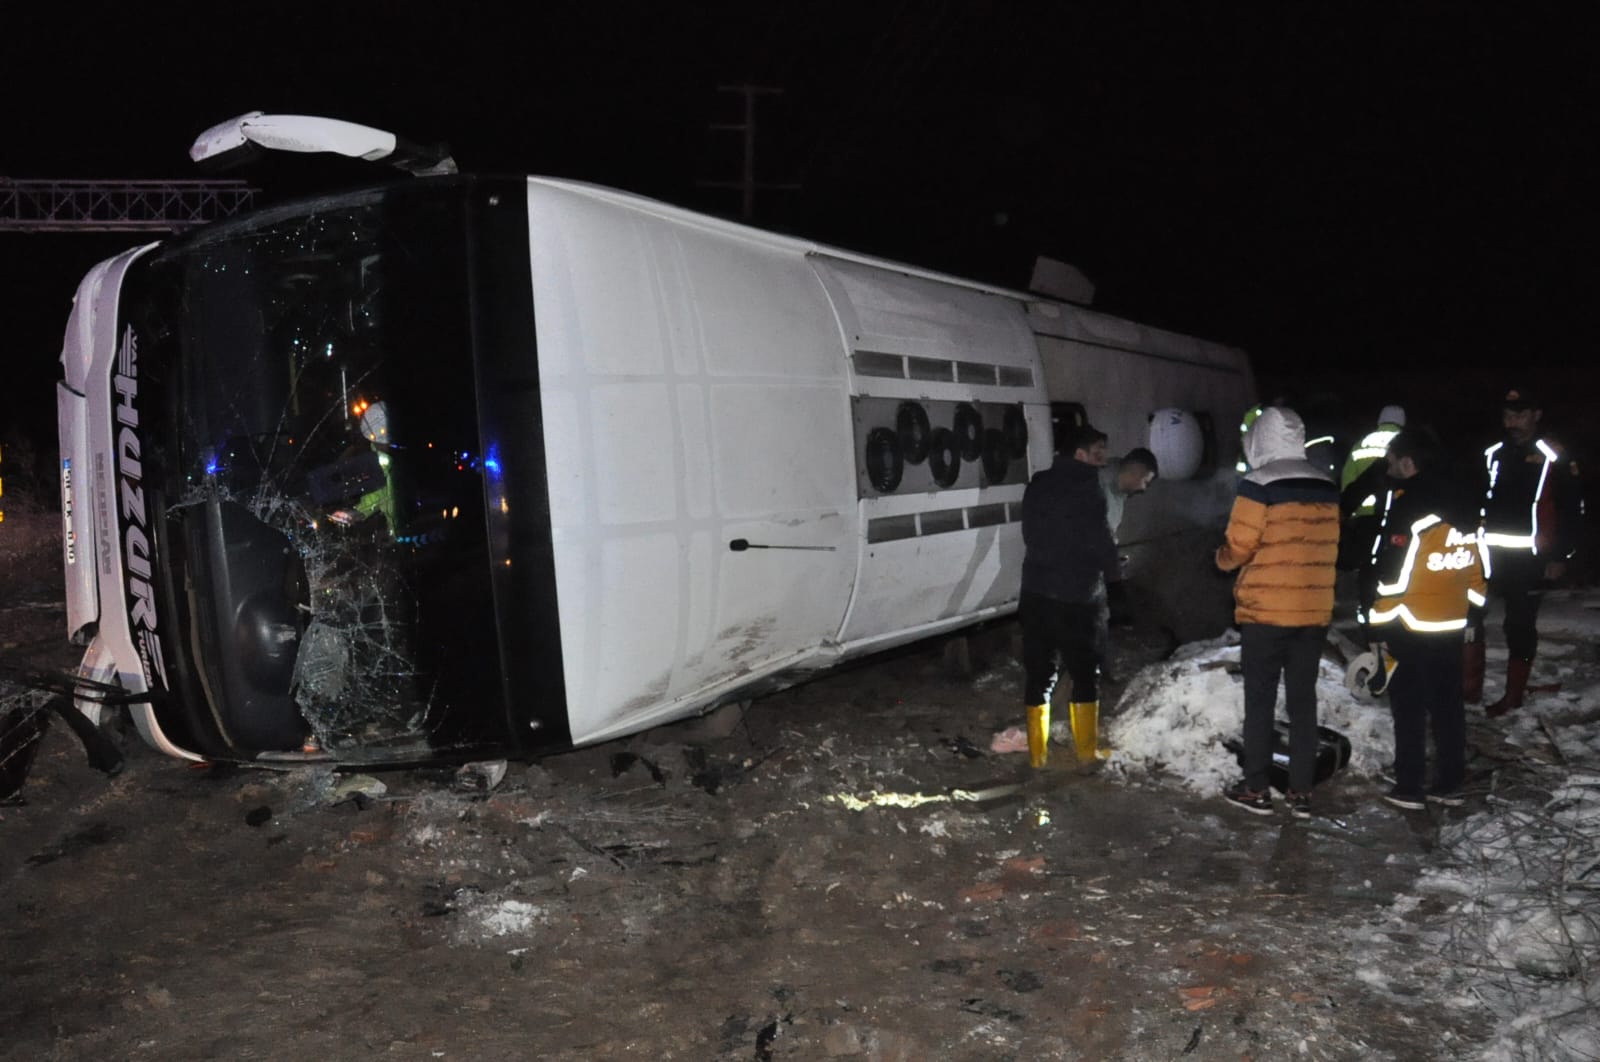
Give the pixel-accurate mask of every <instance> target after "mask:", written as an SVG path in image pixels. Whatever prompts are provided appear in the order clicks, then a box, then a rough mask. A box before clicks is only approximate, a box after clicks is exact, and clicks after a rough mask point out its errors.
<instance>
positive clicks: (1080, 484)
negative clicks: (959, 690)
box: [1017, 428, 1119, 767]
mask: <svg viewBox="0 0 1600 1062" xmlns="http://www.w3.org/2000/svg"><path fill="white" fill-rule="evenodd" d="M1091 432H1093V435H1092V436H1091V435H1090V434H1089V433H1091ZM1095 438H1103V436H1101V435H1100V433H1099V432H1095V431H1094V429H1092V428H1084V429H1081V430H1080V434H1079V435H1078V436H1077V437H1075V438H1074V440H1073V442H1072V460H1070V461H1062V460H1058V461H1057V462H1056V463H1055V464H1054V465H1053V466H1052V467H1050V468H1048V469H1045V470H1044V471H1043V472H1040V473H1038V474H1036V475H1035V476H1034V477H1033V479H1032V480H1031V481H1030V482H1029V483H1028V489H1027V492H1026V493H1025V494H1024V495H1023V497H1022V540H1023V542H1024V544H1025V545H1026V547H1027V552H1026V554H1025V555H1024V557H1023V561H1022V597H1021V600H1020V602H1019V603H1018V606H1017V612H1018V615H1019V617H1020V618H1021V620H1022V665H1023V668H1024V670H1025V671H1026V672H1027V677H1026V686H1025V688H1024V691H1023V701H1024V703H1025V704H1026V706H1027V709H1028V755H1029V760H1030V762H1031V763H1032V764H1033V765H1034V766H1035V767H1042V766H1043V765H1044V763H1045V760H1046V758H1047V756H1048V742H1049V737H1050V694H1051V691H1052V690H1053V689H1054V688H1055V682H1056V674H1057V671H1056V668H1057V656H1058V654H1059V657H1060V660H1061V662H1062V663H1063V664H1064V665H1065V666H1066V669H1067V674H1068V675H1069V676H1070V677H1071V679H1072V701H1071V719H1072V737H1073V744H1074V746H1075V747H1076V749H1077V753H1078V758H1079V759H1080V760H1093V759H1095V758H1096V756H1097V754H1098V750H1097V745H1098V741H1099V733H1098V732H1099V714H1100V691H1099V674H1098V666H1097V662H1096V659H1095V617H1096V613H1097V611H1098V605H1097V604H1096V601H1095V596H1096V589H1097V588H1098V587H1099V585H1100V581H1101V580H1102V579H1104V580H1106V581H1107V582H1115V581H1116V580H1117V579H1118V578H1119V572H1118V566H1117V548H1116V544H1115V543H1114V542H1113V541H1112V538H1111V528H1110V526H1109V525H1108V524H1107V523H1106V502H1105V497H1104V496H1103V495H1102V494H1101V492H1100V478H1099V471H1098V469H1097V467H1096V466H1095V465H1094V464H1092V463H1090V462H1091V461H1092V459H1093V453H1092V448H1091V447H1092V443H1093V441H1094V439H1095Z"/></svg>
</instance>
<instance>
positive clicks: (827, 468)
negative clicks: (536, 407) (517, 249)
mask: <svg viewBox="0 0 1600 1062" xmlns="http://www.w3.org/2000/svg"><path fill="white" fill-rule="evenodd" d="M529 220H530V230H531V241H532V246H531V255H532V265H533V278H534V300H535V317H536V321H537V330H538V345H539V379H540V387H541V403H542V409H543V412H544V416H545V432H546V438H545V446H546V452H547V453H548V455H549V470H550V471H549V476H550V497H551V522H552V533H553V538H554V542H555V550H556V583H557V594H558V597H559V605H560V613H561V627H562V631H561V642H562V645H561V648H562V656H563V664H564V667H565V671H566V676H567V694H568V705H569V720H570V724H571V731H572V737H573V741H574V743H577V744H583V743H585V742H592V741H598V740H603V739H605V738H609V737H614V736H618V735H620V734H624V733H628V732H630V731H633V730H638V729H642V728H643V727H645V726H649V725H654V724H656V723H660V722H665V721H667V720H669V719H671V718H675V717H678V716H682V715H687V714H690V713H692V712H693V711H695V710H696V709H698V708H700V707H703V706H705V705H706V704H708V703H711V702H712V701H713V700H715V699H717V698H719V697H722V696H726V695H727V694H728V692H729V691H730V689H732V688H734V687H736V686H737V683H738V681H740V680H741V679H742V678H751V679H753V678H756V677H759V676H761V675H763V674H765V673H769V672H771V671H772V670H774V669H777V668H779V667H787V666H794V665H796V664H797V663H800V662H803V661H804V660H805V659H806V658H807V656H808V655H815V654H819V653H821V652H823V646H824V644H825V643H826V642H827V640H828V639H829V638H831V637H832V636H833V635H834V634H835V633H836V632H837V631H838V628H839V623H840V618H841V617H842V615H843V613H844V609H845V606H846V603H847V601H848V599H849V591H850V585H851V582H852V580H853V577H854V573H855V566H856V551H857V548H858V547H857V543H858V541H859V535H858V533H857V531H858V525H857V520H856V515H855V492H854V481H855V476H854V471H853V466H852V454H851V452H850V428H849V399H848V394H847V389H846V377H845V363H844V358H843V355H842V350H841V347H840V341H839V329H838V323H837V321H836V320H835V318H834V316H833V313H832V309H831V307H830V306H829V304H828V302H827V300H826V299H825V298H824V297H823V294H822V291H821V289H820V287H819V286H818V284H817V282H816V279H815V277H814V276H812V275H811V273H810V270H809V268H808V267H807V266H806V264H805V260H804V258H803V257H802V256H801V255H800V254H798V253H796V252H795V251H793V250H792V249H788V248H784V247H780V246H775V245H773V244H771V243H770V242H763V241H761V240H758V239H745V238H741V237H740V236H739V235H738V234H737V233H736V232H730V231H728V230H727V229H726V228H715V227H710V226H699V225H695V224H692V223H689V222H686V221H685V220H683V219H682V218H676V217H668V216H664V214H662V213H658V212H655V211H652V210H651V209H649V208H648V204H644V205H641V204H639V203H637V202H635V203H619V202H617V201H615V200H614V199H611V198H608V197H606V196H604V195H602V194H598V193H590V192H588V191H586V190H584V189H581V188H571V187H565V188H557V187H552V186H549V185H542V184H541V183H540V182H538V181H533V182H530V185H529ZM736 540H744V542H745V543H748V544H749V545H750V546H751V547H753V548H748V549H742V550H735V549H732V548H730V543H733V542H735V541H736ZM796 547H800V548H796Z"/></svg>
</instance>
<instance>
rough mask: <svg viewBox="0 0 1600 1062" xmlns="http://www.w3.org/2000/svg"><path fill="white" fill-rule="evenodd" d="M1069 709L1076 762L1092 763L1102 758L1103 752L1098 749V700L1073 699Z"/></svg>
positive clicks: (1103, 756)
mask: <svg viewBox="0 0 1600 1062" xmlns="http://www.w3.org/2000/svg"><path fill="white" fill-rule="evenodd" d="M1069 711H1070V712H1071V715H1072V745H1073V748H1074V749H1075V750H1076V751H1077V753H1078V762H1079V763H1093V762H1094V761H1096V760H1099V759H1104V758H1105V753H1103V752H1101V751H1100V702H1099V701H1073V702H1072V704H1071V706H1070V708H1069Z"/></svg>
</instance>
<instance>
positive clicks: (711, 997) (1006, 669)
mask: <svg viewBox="0 0 1600 1062" xmlns="http://www.w3.org/2000/svg"><path fill="white" fill-rule="evenodd" d="M11 541H12V542H13V545H15V543H16V542H17V541H19V540H18V539H16V538H13V539H12V540H11ZM17 552H18V551H17V550H16V549H13V550H12V555H11V557H10V560H11V562H12V563H10V565H9V569H10V571H9V574H7V573H0V576H3V577H4V581H0V595H3V597H0V648H3V650H4V653H5V655H6V656H7V658H8V659H12V660H16V659H27V660H30V661H33V662H35V663H47V664H54V665H56V666H64V665H69V664H70V663H72V655H71V654H70V653H68V652H67V651H66V650H65V649H64V648H63V647H62V645H61V631H62V627H63V616H62V609H61V605H60V585H59V581H58V577H56V576H55V575H54V574H53V573H54V555H53V554H49V553H46V554H45V555H44V557H43V559H42V560H40V559H37V558H35V559H33V560H29V561H26V562H25V563H20V564H19V563H17V558H16V554H17ZM52 580H57V581H54V582H53V581H52ZM1011 634H1012V632H1011V629H1010V627H1009V626H1008V625H1005V624H1002V625H1000V626H998V627H996V628H993V629H991V630H990V631H989V632H987V633H986V634H985V635H984V636H983V637H981V638H979V639H977V640H976V642H975V643H974V650H975V651H974V658H973V662H972V663H973V666H972V669H971V672H970V673H968V674H961V673H959V672H958V671H957V670H953V668H952V666H951V661H950V659H949V657H948V655H947V653H946V651H945V650H944V649H943V647H942V646H941V645H938V644H934V645H923V646H919V647H915V648H914V649H913V650H911V651H908V652H903V653H900V654H898V655H895V656H893V657H890V658H879V659H877V660H875V661H873V662H871V663H869V664H866V665H863V666H858V667H856V668H853V669H851V670H848V671H844V672H840V673H836V674H833V675H831V676H829V677H827V678H824V679H821V680H819V681H816V682H813V683H811V684H809V685H806V686H802V687H799V688H796V689H792V690H789V691H787V692H784V693H781V694H777V695H774V696H771V697H769V698H766V699H764V700H761V701H759V702H757V703H756V704H755V705H753V706H752V707H751V708H750V709H749V710H748V711H746V712H745V713H744V715H743V717H742V719H741V720H740V721H739V722H738V723H737V725H736V726H735V727H734V728H733V730H732V733H730V734H728V735H727V736H725V737H718V736H715V734H714V733H712V732H711V729H712V728H709V727H706V726H704V725H680V726H678V727H672V728H664V729H661V730H658V731H656V732H654V733H652V734H649V735H645V736H640V737H635V738H633V739H630V740H627V741H621V742H616V743H612V744H609V745H605V746H602V747H599V748H593V749H585V750H581V751H578V752H573V753H570V754H566V755H562V756H557V757H553V758H550V759H547V760H544V761H543V762H541V763H538V764H534V765H526V764H512V765H511V766H510V769H509V771H508V773H507V775H506V777H505V778H504V780H503V781H501V782H500V783H499V785H498V787H497V788H495V789H494V790H493V791H492V792H490V793H488V794H472V793H468V792H463V791H460V790H458V789H457V788H455V786H454V784H453V782H454V779H453V777H452V773H451V772H449V771H434V772H429V771H404V772H390V773H385V774H382V775H378V776H375V777H354V778H352V777H349V776H332V775H330V774H328V773H327V772H318V771H307V770H300V771H291V772H269V771H258V770H236V769H229V768H196V767H192V766H186V765H184V764H180V763H177V762H175V761H170V760H165V759H162V758H160V757H158V756H157V755H156V754H154V753H153V752H148V751H146V750H144V749H143V747H142V746H139V745H137V744H136V743H134V744H130V745H129V746H128V748H127V751H128V763H127V767H126V769H125V770H124V771H123V772H122V774H121V775H119V776H118V777H116V778H114V779H110V780H108V779H106V778H104V777H102V776H101V775H98V774H96V773H94V772H93V771H91V770H90V769H89V768H88V767H86V766H85V765H84V763H83V758H82V754H81V751H80V750H79V749H78V747H77V746H76V745H75V743H74V742H73V740H72V738H71V736H70V735H69V734H68V733H67V732H66V731H65V729H64V728H62V727H60V726H59V725H58V726H56V727H54V728H52V730H51V731H50V733H49V735H48V736H47V738H46V741H45V745H44V746H43V750H42V752H41V754H40V757H39V760H38V762H37V764H36V765H35V769H34V771H33V775H32V777H31V778H30V780H29V782H28V784H27V788H26V790H25V791H24V795H25V797H26V801H27V803H26V805H25V806H21V807H5V808H0V962H3V970H4V973H3V978H0V1030H3V1032H0V1056H3V1057H5V1058H18V1059H79V1058H152V1059H154V1058H160V1059H190V1058H227V1059H282V1058H327V1059H345V1058H365V1057H385V1058H391V1057H392V1058H397V1059H432V1058H456V1059H527V1058H562V1059H564V1058H572V1059H578V1058H585V1059H587V1058H681V1059H740V1058H744V1059H783V1058H793V1059H814V1058H845V1059H849V1058H861V1059H946V1058H948V1059H1008V1058H1015V1059H1035V1058H1063V1059H1077V1058H1082V1059H1157V1058H1175V1059H1176V1058H1188V1059H1194V1060H1202V1059H1243V1058H1250V1059H1279V1058H1289V1057H1295V1058H1312V1059H1357V1058H1360V1059H1370V1058H1394V1059H1422V1058H1453V1057H1460V1056H1465V1055H1470V1054H1471V1053H1472V1052H1473V1045H1474V1044H1477V1043H1480V1042H1481V1041H1482V1038H1483V1037H1484V1036H1485V1035H1486V1034H1487V1033H1488V1031H1489V1030H1488V1028H1487V1022H1486V1020H1477V1019H1475V1018H1474V1015H1473V1012H1471V1011H1470V1010H1466V1011H1464V1010H1462V1009H1459V1008H1457V1009H1449V1008H1447V1007H1445V1006H1444V1005H1443V1003H1442V1002H1441V1001H1439V1000H1437V999H1436V998H1434V993H1432V992H1430V991H1429V989H1428V986H1430V985H1432V984H1434V983H1436V975H1437V972H1438V971H1437V969H1436V967H1437V965H1438V962H1439V960H1438V959H1437V958H1436V957H1434V956H1431V955H1430V954H1427V953H1426V952H1425V951H1424V950H1422V949H1418V948H1415V947H1413V946H1412V945H1413V941H1411V940H1410V939H1408V936H1407V934H1406V933H1404V932H1394V931H1392V930H1391V931H1389V932H1390V939H1392V943H1393V947H1392V949H1390V950H1389V952H1388V954H1386V955H1385V954H1383V953H1382V949H1381V948H1379V949H1377V952H1376V953H1375V952H1374V950H1373V949H1371V948H1370V947H1369V948H1362V949H1360V953H1361V954H1362V955H1363V959H1361V960H1358V959H1356V958H1354V957H1353V955H1354V951H1353V950H1352V948H1351V947H1350V945H1349V941H1348V936H1347V934H1348V932H1349V931H1351V930H1358V929H1362V928H1363V927H1365V926H1367V925H1368V924H1377V923H1379V922H1380V921H1384V920H1385V917H1386V915H1387V913H1388V905H1389V903H1390V901H1391V900H1392V899H1393V898H1394V897H1395V896H1396V895H1397V894H1398V893H1401V892H1404V891H1405V890H1406V889H1407V888H1408V887H1409V886H1410V885H1411V884H1412V882H1413V881H1414V879H1415V877H1416V874H1417V870H1418V867H1419V865H1420V864H1421V862H1422V861H1423V860H1424V859H1425V858H1426V854H1427V852H1428V851H1429V848H1430V846H1431V844H1432V841H1433V837H1434V833H1435V831H1436V829H1437V825H1438V822H1439V819H1438V817H1437V815H1438V813H1429V814H1425V815H1411V816H1404V815H1401V814H1399V813H1397V812H1394V811H1393V810H1392V809H1388V808H1386V807H1384V806H1382V805H1380V804H1379V803H1378V802H1377V801H1376V799H1375V796H1376V793H1377V788H1376V783H1375V782H1374V781H1373V780H1372V779H1368V778H1359V777H1339V778H1337V779H1335V780H1334V781H1333V782H1331V783H1329V784H1327V785H1325V786H1323V787H1321V788H1320V789H1319V790H1318V793H1317V802H1318V809H1317V810H1318V818H1316V819H1314V820H1313V821H1312V822H1310V823H1293V822H1290V821H1289V820H1288V819H1286V818H1281V817H1275V818H1273V819H1261V818H1257V817H1254V816H1250V815H1247V814H1244V813H1242V812H1240V811H1239V810H1238V809H1235V808H1233V807H1230V806H1227V805H1225V804H1224V803H1223V802H1222V801H1221V800H1220V799H1218V798H1211V799H1197V798H1195V797H1193V796H1190V795H1187V794H1184V793H1182V792H1181V791H1179V790H1178V789H1176V788H1174V787H1171V786H1168V785H1162V784H1161V783H1160V782H1159V781H1154V780H1151V781H1145V782H1140V783H1130V782H1127V781H1122V780H1117V779H1114V778H1111V777H1107V776H1102V775H1097V774H1092V773H1089V774H1086V773H1080V772H1079V771H1077V770H1076V769H1075V768H1073V767H1072V766H1071V765H1070V764H1068V763H1067V759H1068V758H1067V756H1066V755H1065V754H1064V753H1065V750H1058V751H1057V753H1056V757H1055V759H1056V761H1057V762H1054V763H1052V765H1051V766H1050V767H1049V768H1047V769H1046V770H1043V771H1030V770H1029V769H1028V767H1027V765H1026V762H1025V761H1026V758H1025V757H1021V756H1016V755H1007V756H998V755H994V754H991V753H990V752H989V751H988V742H989V738H990V735H991V734H992V733H993V732H994V731H995V730H996V729H998V728H1000V727H1002V726H1004V725H1007V724H1010V723H1013V722H1016V721H1017V716H1018V687H1019V683H1020V680H1021V672H1020V669H1019V668H1018V667H1017V665H1016V664H1015V662H1014V661H1013V660H1012V659H1011V657H1010V653H1009V647H1010V644H1011V642H1012V637H1011ZM1167 648H1168V645H1167V643H1166V640H1165V639H1163V638H1162V636H1161V635H1160V634H1159V632H1155V631H1150V630H1145V629H1142V628H1135V630H1134V631H1132V632H1129V633H1127V634H1125V635H1124V636H1122V637H1121V638H1120V640H1119V651H1118V657H1117V660H1116V662H1115V667H1114V671H1115V672H1116V673H1117V674H1118V675H1119V677H1120V676H1126V675H1131V674H1132V672H1133V669H1134V667H1135V666H1136V665H1137V664H1139V663H1141V662H1144V661H1148V660H1153V659H1155V658H1157V657H1158V656H1160V655H1161V654H1162V653H1164V652H1165V651H1167ZM1118 688H1119V687H1118V685H1117V684H1113V686H1112V688H1111V690H1110V691H1109V694H1110V696H1108V697H1107V700H1108V702H1109V701H1111V700H1114V696H1115V694H1116V693H1117V692H1118ZM1481 736H1482V735H1479V737H1481ZM374 780H375V781H377V782H381V783H382V786H383V791H382V792H381V793H380V792H379V791H378V787H377V786H376V785H374V784H373V781H374ZM1010 785H1016V786H1019V788H1017V789H1016V790H1015V791H1010V792H1007V791H1004V789H1003V788H1002V789H1001V791H1000V792H998V793H997V792H994V790H996V789H997V788H1001V787H1005V786H1010ZM958 789H959V790H965V791H969V792H974V791H975V792H978V793H979V794H980V795H987V797H988V799H985V800H981V801H976V802H969V801H950V800H940V801H935V802H931V803H925V804H922V805H921V806H917V807H909V808H906V807H881V806H873V807H869V808H867V809H865V810H861V811H856V810H851V809H850V807H849V806H848V805H847V804H845V803H841V802H839V801H837V800H836V799H830V798H837V797H838V796H840V795H850V796H857V797H860V796H863V795H866V794H869V793H872V792H874V791H877V792H890V793H904V794H923V795H933V796H947V795H949V794H951V793H952V792H953V791H955V790H958ZM1467 810H1468V811H1470V810H1471V806H1470V805H1469V808H1468V809H1467ZM1461 813H1462V812H1453V813H1451V814H1461ZM1426 903H1427V901H1425V905H1426ZM1372 961H1379V962H1381V963H1382V969H1381V971H1372V970H1364V969H1363V968H1361V967H1360V965H1359V963H1360V962H1372ZM1374 972H1378V973H1381V974H1382V977H1381V979H1380V978H1375V977H1373V976H1372V974H1373V973H1374ZM1364 976H1365V978H1366V979H1365V980H1364ZM1374 981H1378V982H1381V983H1387V984H1389V985H1391V988H1390V989H1389V990H1386V991H1382V992H1379V991H1378V990H1376V989H1374V988H1372V987H1371V982H1374Z"/></svg>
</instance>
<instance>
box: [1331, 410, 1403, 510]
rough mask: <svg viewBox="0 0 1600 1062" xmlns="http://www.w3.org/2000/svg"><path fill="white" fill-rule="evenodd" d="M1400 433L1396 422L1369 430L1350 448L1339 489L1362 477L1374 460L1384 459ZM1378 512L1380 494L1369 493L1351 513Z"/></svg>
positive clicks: (1340, 477)
mask: <svg viewBox="0 0 1600 1062" xmlns="http://www.w3.org/2000/svg"><path fill="white" fill-rule="evenodd" d="M1399 434H1400V428H1399V427H1398V426H1397V425H1394V424H1380V425H1378V427H1377V430H1375V431H1370V432H1368V433H1367V434H1366V435H1365V436H1364V437H1363V438H1362V440H1361V441H1360V442H1358V443H1356V444H1355V446H1354V447H1353V448H1352V449H1351V450H1350V456H1349V457H1346V458H1345V459H1344V471H1343V472H1342V473H1341V474H1340V476H1339V489H1340V490H1341V491H1342V490H1345V489H1346V488H1347V487H1349V486H1350V484H1352V483H1354V482H1355V481H1356V480H1357V479H1359V478H1360V476H1361V473H1363V472H1365V471H1366V470H1367V469H1368V468H1371V467H1372V465H1373V463H1374V462H1376V461H1381V460H1383V458H1384V456H1385V455H1387V454H1388V452H1389V443H1390V441H1391V440H1393V439H1394V437H1395V436H1396V435H1399ZM1377 512H1378V496H1377V495H1376V494H1369V495H1367V496H1366V497H1365V498H1363V499H1362V500H1361V504H1360V505H1358V506H1356V508H1355V510H1354V511H1353V512H1351V514H1350V515H1351V516H1376V515H1377Z"/></svg>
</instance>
